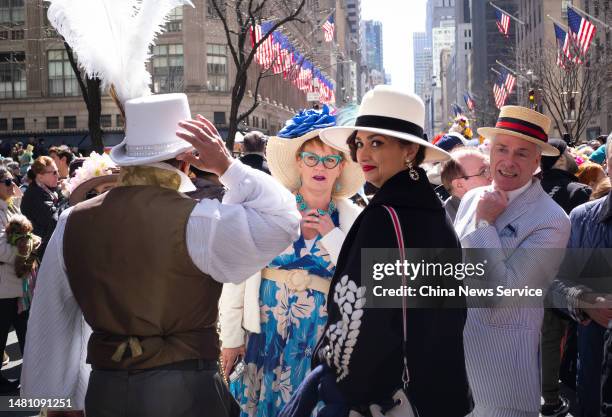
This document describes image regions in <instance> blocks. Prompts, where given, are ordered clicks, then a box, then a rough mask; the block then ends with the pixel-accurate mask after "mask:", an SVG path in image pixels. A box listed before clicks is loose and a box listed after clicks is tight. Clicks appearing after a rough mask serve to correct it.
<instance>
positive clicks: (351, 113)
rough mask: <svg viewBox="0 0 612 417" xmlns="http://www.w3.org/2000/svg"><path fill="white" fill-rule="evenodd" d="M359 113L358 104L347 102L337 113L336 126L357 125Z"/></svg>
mask: <svg viewBox="0 0 612 417" xmlns="http://www.w3.org/2000/svg"><path fill="white" fill-rule="evenodd" d="M358 114H359V106H358V105H357V104H347V105H346V106H344V107H342V108H340V109H338V112H337V113H336V126H355V122H356V120H357V116H358Z"/></svg>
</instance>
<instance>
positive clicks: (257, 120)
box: [253, 116, 259, 128]
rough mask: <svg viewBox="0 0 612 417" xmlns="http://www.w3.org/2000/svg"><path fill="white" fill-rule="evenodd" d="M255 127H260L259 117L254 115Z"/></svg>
mask: <svg viewBox="0 0 612 417" xmlns="http://www.w3.org/2000/svg"><path fill="white" fill-rule="evenodd" d="M253 127H256V128H259V117H257V116H253Z"/></svg>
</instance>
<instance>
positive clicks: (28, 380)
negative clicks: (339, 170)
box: [21, 0, 300, 417]
mask: <svg viewBox="0 0 612 417" xmlns="http://www.w3.org/2000/svg"><path fill="white" fill-rule="evenodd" d="M183 3H185V4H191V2H189V1H188V0H185V1H183V0H169V1H155V0H151V1H143V2H137V4H136V3H135V4H132V3H129V4H126V6H125V8H122V7H116V8H112V9H108V7H107V5H106V3H105V2H99V1H98V0H79V1H78V2H66V1H61V0H50V6H49V12H48V17H49V21H50V22H51V23H52V25H53V26H54V27H55V28H56V30H57V31H58V33H60V34H61V35H62V36H63V37H64V39H65V41H66V42H67V43H68V44H69V45H70V46H71V47H72V48H73V50H74V52H75V53H76V55H77V56H78V57H79V63H80V65H81V66H82V68H83V69H84V71H85V72H86V73H87V75H89V76H90V77H93V76H95V77H99V78H100V79H101V81H102V83H101V84H102V87H103V88H104V89H106V88H108V89H109V90H110V94H111V97H112V98H113V99H114V101H115V103H116V104H117V106H118V107H119V109H120V111H121V112H122V113H123V114H124V116H125V123H126V128H125V132H126V135H125V139H124V140H123V142H121V143H120V144H119V145H117V146H115V147H114V148H113V149H112V150H111V153H110V156H111V158H112V160H113V161H114V162H115V163H116V164H117V165H118V166H120V168H121V172H120V177H119V181H118V183H117V186H116V187H115V188H113V189H112V190H110V191H108V192H106V193H103V194H101V195H99V196H97V197H94V198H92V199H89V200H86V201H84V202H82V203H79V204H77V205H75V206H74V207H72V208H70V209H68V210H66V211H65V212H64V213H63V214H62V216H61V217H60V220H59V222H58V224H57V227H56V229H55V232H54V234H53V236H52V238H51V240H50V243H49V246H48V247H47V251H46V254H45V257H44V258H43V261H42V264H41V268H40V271H39V274H38V283H37V288H36V294H35V296H34V300H33V302H32V305H33V308H32V311H31V314H30V322H29V324H30V326H31V327H30V331H31V332H30V333H29V335H28V340H27V343H26V346H27V348H26V350H25V354H24V365H23V372H22V385H23V389H22V393H21V394H22V395H23V396H25V397H36V398H62V399H72V406H73V407H75V408H83V406H84V407H85V409H86V410H85V411H86V413H87V416H88V417H98V416H120V415H121V416H130V417H141V416H142V417H145V416H146V417H155V416H160V417H162V416H164V417H167V416H175V417H176V416H185V417H189V416H202V415H206V416H213V417H226V416H233V415H235V414H236V413H237V411H238V408H237V405H236V404H235V403H234V402H233V400H232V399H231V396H230V394H229V392H228V390H227V388H226V386H225V384H224V383H223V381H222V379H221V378H220V376H219V374H218V372H217V371H218V369H217V360H218V357H219V353H220V352H219V341H218V335H217V328H216V323H217V316H218V301H219V297H220V294H221V288H222V284H223V283H225V282H240V281H241V280H244V279H246V278H247V277H249V276H251V275H252V274H253V273H255V272H256V271H258V270H259V269H261V268H262V267H264V266H265V265H266V264H267V263H268V262H270V260H272V258H274V256H276V255H277V254H278V253H280V252H281V251H282V250H283V249H284V248H286V247H287V245H288V244H289V243H291V242H292V241H293V240H294V239H295V238H296V237H297V236H298V233H299V222H300V215H299V213H298V212H297V210H296V208H295V201H294V198H293V196H292V195H291V193H289V191H287V190H286V189H285V188H284V187H282V186H281V185H280V184H278V183H277V182H276V181H274V180H273V179H272V178H270V177H269V176H268V175H266V174H264V173H261V172H260V171H256V170H253V169H251V168H249V167H247V166H245V165H244V164H242V163H241V162H240V161H237V160H234V159H233V158H232V157H231V155H230V153H229V152H228V150H227V149H226V148H225V145H224V143H223V141H222V140H221V138H220V136H219V133H218V132H217V130H216V129H215V127H214V126H213V125H212V123H210V122H209V121H208V120H206V119H205V118H203V117H202V116H200V115H198V116H197V118H196V119H195V120H191V111H190V108H189V103H188V101H187V96H186V95H185V94H179V93H177V94H162V95H151V91H150V88H149V85H150V83H151V76H150V74H149V73H148V72H147V69H146V68H147V67H146V65H145V62H144V60H145V59H146V58H147V57H148V56H149V50H150V49H149V48H150V46H151V43H152V41H153V40H154V38H155V34H156V33H157V32H158V28H159V27H160V26H163V22H164V16H166V15H167V14H168V13H169V12H170V11H171V10H172V9H173V8H174V7H176V6H179V5H181V4H183ZM83 16H93V17H94V18H93V19H92V20H91V21H89V22H87V24H85V23H83V21H82V17H83ZM143 22H145V23H146V24H145V25H143ZM116 33H121V39H119V40H117V37H116ZM113 40H114V41H121V42H122V44H121V45H112V46H111V47H109V42H112V41H113ZM105 48H106V49H105ZM177 130H178V131H177ZM194 151H197V155H196V154H195V153H194ZM189 164H192V165H194V166H196V167H197V168H199V169H201V170H204V171H208V172H212V173H214V174H216V175H218V176H219V179H220V181H221V182H222V183H223V184H224V185H225V187H226V188H227V189H228V191H227V193H226V194H225V197H224V200H223V202H219V201H217V200H209V199H203V200H201V201H196V200H193V199H190V198H189V197H187V196H186V195H185V194H184V193H185V192H188V191H193V190H194V189H195V188H194V186H193V185H192V183H191V181H190V179H189V178H188V177H187V176H186V175H185V174H184V170H186V168H187V166H188V165H189Z"/></svg>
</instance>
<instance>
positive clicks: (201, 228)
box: [21, 161, 301, 409]
mask: <svg viewBox="0 0 612 417" xmlns="http://www.w3.org/2000/svg"><path fill="white" fill-rule="evenodd" d="M220 180H221V182H222V183H223V184H224V185H225V186H226V187H227V188H228V191H227V193H226V194H225V197H224V199H223V203H221V202H219V201H217V200H202V201H200V202H199V203H198V204H197V205H196V206H195V208H194V209H193V211H192V213H191V215H190V217H189V221H188V223H187V233H186V235H187V249H188V252H189V255H190V257H191V258H192V260H193V262H194V263H195V265H196V266H197V267H198V268H199V269H200V270H201V271H202V272H204V273H207V274H209V275H210V276H211V277H212V278H213V279H214V280H216V281H219V282H222V283H226V282H233V283H237V282H240V281H242V280H245V279H247V278H248V277H249V276H251V275H252V274H254V273H255V272H256V271H258V270H260V269H261V268H263V267H264V266H265V265H267V264H268V263H269V262H270V261H271V260H272V259H273V258H274V257H275V256H276V255H278V254H279V253H281V252H282V251H283V250H284V249H285V248H286V247H287V245H289V244H290V243H291V242H293V241H294V240H295V239H297V237H298V236H299V222H300V219H301V217H300V214H299V212H298V211H297V210H296V205H295V198H294V197H293V195H292V194H291V193H290V192H289V191H287V190H286V189H285V188H284V187H283V186H282V185H280V183H278V182H277V181H276V180H275V179H273V178H272V177H270V176H269V175H267V174H264V173H263V172H260V171H257V170H254V169H251V168H249V167H247V166H245V165H243V164H242V163H240V162H239V161H234V162H232V164H231V166H230V167H229V168H228V170H227V171H226V172H225V174H224V175H223V176H221V177H220ZM69 211H70V210H67V211H66V212H64V213H63V215H62V216H61V217H60V219H59V222H58V224H57V226H56V229H55V232H54V233H53V236H52V237H51V240H50V241H49V245H48V246H47V250H46V252H45V256H44V258H43V262H42V265H41V268H40V271H39V273H38V281H37V285H36V290H35V295H34V299H33V302H32V308H31V310H30V319H29V322H28V332H27V338H26V348H25V352H24V359H23V370H22V374H21V383H22V388H21V393H22V396H23V397H26V398H71V399H72V400H73V404H74V406H75V407H76V408H81V409H82V408H84V403H85V401H84V400H85V393H86V391H87V384H88V382H89V373H90V370H91V367H90V365H88V364H86V363H85V359H86V356H87V342H88V340H89V336H90V335H91V328H90V327H89V326H88V325H87V323H86V322H85V320H84V319H83V315H82V313H81V310H80V308H79V306H78V304H77V302H76V300H75V298H74V295H73V294H72V291H71V289H70V286H69V283H68V277H67V274H66V267H65V265H64V259H63V253H62V248H63V245H62V242H63V236H64V228H65V226H66V221H67V218H68V215H69ZM158 220H159V221H163V219H158ZM108 262H112V259H109V260H108ZM91 267H92V268H95V265H91Z"/></svg>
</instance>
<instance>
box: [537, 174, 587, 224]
mask: <svg viewBox="0 0 612 417" xmlns="http://www.w3.org/2000/svg"><path fill="white" fill-rule="evenodd" d="M540 184H542V188H543V189H544V191H546V193H547V194H548V195H549V196H550V197H551V198H552V199H553V200H555V202H556V203H557V204H558V205H560V206H561V207H562V208H563V210H565V212H566V213H567V214H569V213H570V211H572V210H573V209H574V208H576V207H578V206H579V205H580V204H584V203H586V202H587V201H589V198H590V197H591V187H589V186H588V185H585V184H582V183H580V182H578V178H576V176H575V175H572V174H570V173H569V172H567V171H563V170H561V169H549V170H546V171H544V172H543V175H542V181H541V183H540Z"/></svg>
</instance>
